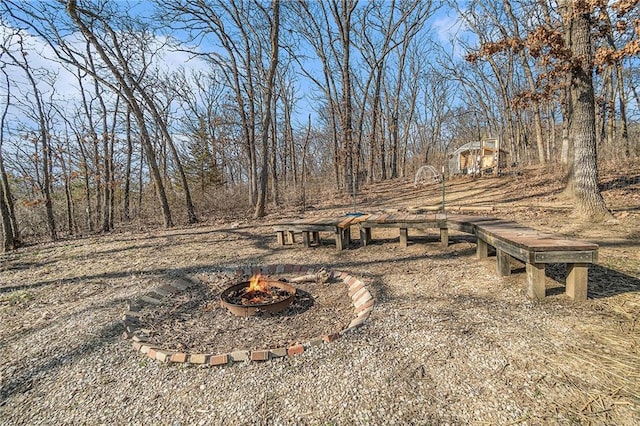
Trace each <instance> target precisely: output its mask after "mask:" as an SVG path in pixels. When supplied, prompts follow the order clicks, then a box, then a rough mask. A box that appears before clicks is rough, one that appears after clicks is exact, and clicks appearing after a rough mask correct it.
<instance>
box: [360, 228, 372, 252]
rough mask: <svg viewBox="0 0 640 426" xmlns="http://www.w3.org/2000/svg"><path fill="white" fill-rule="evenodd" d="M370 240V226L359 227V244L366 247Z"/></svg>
mask: <svg viewBox="0 0 640 426" xmlns="http://www.w3.org/2000/svg"><path fill="white" fill-rule="evenodd" d="M370 242H371V228H365V227H362V226H361V227H360V245H361V246H362V247H366V246H367V245H368V244H369V243H370Z"/></svg>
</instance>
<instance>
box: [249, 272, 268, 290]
mask: <svg viewBox="0 0 640 426" xmlns="http://www.w3.org/2000/svg"><path fill="white" fill-rule="evenodd" d="M269 287H270V286H269V281H268V280H267V279H265V278H263V277H262V275H260V274H255V275H254V276H252V277H251V279H250V280H249V288H248V289H247V293H250V292H255V291H259V292H262V293H268V292H269Z"/></svg>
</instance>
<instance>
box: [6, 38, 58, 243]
mask: <svg viewBox="0 0 640 426" xmlns="http://www.w3.org/2000/svg"><path fill="white" fill-rule="evenodd" d="M14 36H15V37H16V39H17V41H16V43H15V45H16V46H17V48H18V51H17V52H13V51H11V50H9V49H7V48H6V47H5V46H4V45H2V46H0V48H2V52H3V54H4V55H6V56H7V57H8V58H10V59H11V61H12V64H13V65H15V66H17V67H18V68H20V69H21V70H22V72H23V73H24V75H25V77H26V78H27V81H28V82H29V85H30V86H31V90H32V91H33V93H32V96H33V102H34V104H35V105H34V106H35V108H34V112H35V118H36V120H37V123H38V139H39V142H40V153H39V155H40V159H41V166H42V168H41V173H42V182H40V191H41V192H42V196H43V198H44V206H45V212H46V218H47V221H46V222H47V228H48V230H49V237H50V238H51V239H52V240H56V239H57V236H56V224H55V217H54V214H53V198H52V194H51V168H50V161H51V133H50V132H49V126H48V124H47V121H48V120H47V115H46V111H45V105H44V100H43V96H42V92H41V91H40V88H39V87H38V83H37V81H36V77H35V76H34V73H33V70H32V68H31V65H30V64H29V61H27V52H26V50H25V49H24V40H23V38H22V35H21V34H20V33H16V34H14ZM18 55H19V56H18Z"/></svg>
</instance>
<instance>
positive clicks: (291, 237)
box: [287, 231, 296, 244]
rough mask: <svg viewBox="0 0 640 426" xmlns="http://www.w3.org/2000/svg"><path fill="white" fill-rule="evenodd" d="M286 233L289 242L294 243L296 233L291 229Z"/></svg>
mask: <svg viewBox="0 0 640 426" xmlns="http://www.w3.org/2000/svg"><path fill="white" fill-rule="evenodd" d="M287 234H289V243H291V244H295V243H296V233H295V232H293V231H288V232H287Z"/></svg>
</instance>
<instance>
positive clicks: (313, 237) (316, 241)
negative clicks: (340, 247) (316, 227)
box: [311, 231, 320, 245]
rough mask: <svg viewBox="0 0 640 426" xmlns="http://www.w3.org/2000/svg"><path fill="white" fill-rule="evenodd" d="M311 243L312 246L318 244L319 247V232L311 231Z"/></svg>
mask: <svg viewBox="0 0 640 426" xmlns="http://www.w3.org/2000/svg"><path fill="white" fill-rule="evenodd" d="M311 242H312V243H313V244H318V245H320V232H318V231H313V232H312V233H311Z"/></svg>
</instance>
